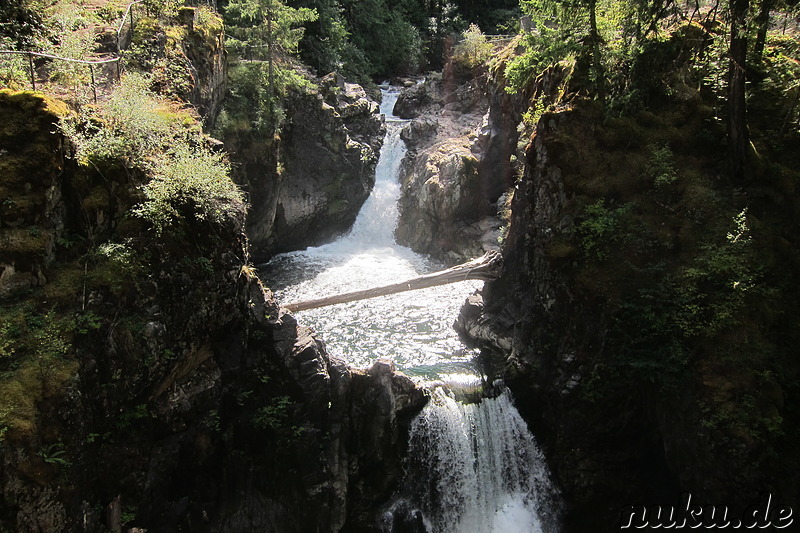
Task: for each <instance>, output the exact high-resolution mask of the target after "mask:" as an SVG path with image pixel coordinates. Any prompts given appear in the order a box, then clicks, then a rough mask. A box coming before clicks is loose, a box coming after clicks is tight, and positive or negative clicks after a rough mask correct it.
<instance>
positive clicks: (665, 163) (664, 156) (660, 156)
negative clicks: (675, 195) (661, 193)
mask: <svg viewBox="0 0 800 533" xmlns="http://www.w3.org/2000/svg"><path fill="white" fill-rule="evenodd" d="M645 174H646V176H647V177H648V178H649V179H651V180H652V181H653V184H654V185H655V186H656V188H661V187H665V186H668V185H672V184H673V183H675V181H676V180H677V179H678V174H677V171H676V169H675V156H674V155H673V154H672V150H670V149H669V146H667V145H660V146H659V145H655V144H654V145H652V146H651V147H650V159H649V161H648V162H647V166H646V167H645Z"/></svg>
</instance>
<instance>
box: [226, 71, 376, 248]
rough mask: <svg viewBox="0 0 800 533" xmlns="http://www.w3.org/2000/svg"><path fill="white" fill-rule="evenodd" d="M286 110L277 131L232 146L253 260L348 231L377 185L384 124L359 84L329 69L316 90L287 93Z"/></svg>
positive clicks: (302, 246)
mask: <svg viewBox="0 0 800 533" xmlns="http://www.w3.org/2000/svg"><path fill="white" fill-rule="evenodd" d="M286 113H287V124H286V125H285V126H284V128H283V130H282V131H281V133H280V137H276V138H274V139H266V140H262V141H260V142H252V143H250V144H252V145H253V146H251V147H247V146H241V149H237V150H236V151H235V152H234V158H235V159H236V160H237V162H239V163H241V164H242V165H243V172H242V174H243V178H242V179H243V180H244V181H246V182H247V183H248V188H249V191H250V194H251V204H252V206H253V207H252V211H251V213H250V215H249V217H248V234H249V236H250V240H251V243H252V246H253V254H254V257H255V258H256V260H262V259H266V258H268V257H269V256H270V255H272V254H275V253H279V252H284V251H290V250H299V249H303V248H306V247H308V246H313V245H318V244H322V243H324V242H326V241H328V240H330V239H331V238H333V237H334V236H336V235H339V234H341V233H343V232H345V231H347V230H348V229H349V228H350V226H352V224H353V222H354V221H355V218H356V215H358V211H359V210H360V209H361V205H362V204H363V203H364V201H365V200H366V199H367V197H368V196H369V193H370V191H371V190H372V186H373V185H374V184H375V166H376V165H377V162H378V155H379V153H380V148H381V145H382V144H383V136H384V133H385V130H384V127H383V123H382V119H381V116H380V115H379V114H378V104H377V103H375V102H374V101H372V100H371V99H370V98H369V97H368V96H367V94H366V92H365V91H364V89H363V88H362V87H361V86H359V85H356V84H351V83H345V82H344V81H343V80H342V79H341V78H340V77H338V76H337V75H335V74H331V75H328V76H326V77H325V78H323V79H322V80H320V85H319V88H318V89H312V90H307V91H296V92H294V93H293V94H291V95H290V96H289V98H288V100H287V102H286ZM256 145H258V146H256ZM248 146H249V145H248ZM258 148H263V149H266V150H271V153H272V154H273V155H271V156H270V155H265V153H264V151H263V150H260V149H258Z"/></svg>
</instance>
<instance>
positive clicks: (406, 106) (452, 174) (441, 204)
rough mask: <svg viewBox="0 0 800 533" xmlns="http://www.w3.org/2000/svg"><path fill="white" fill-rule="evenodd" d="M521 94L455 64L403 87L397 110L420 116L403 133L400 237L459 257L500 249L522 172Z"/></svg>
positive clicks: (421, 247) (446, 257)
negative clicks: (511, 194) (516, 163)
mask: <svg viewBox="0 0 800 533" xmlns="http://www.w3.org/2000/svg"><path fill="white" fill-rule="evenodd" d="M515 100H516V98H515V97H513V96H510V95H507V94H506V93H505V91H504V89H503V86H502V85H498V84H497V83H495V82H494V81H490V80H489V78H488V75H487V74H486V73H485V72H477V73H476V72H473V71H469V72H460V71H457V70H456V69H455V67H453V66H452V65H450V66H449V67H448V68H446V69H445V73H444V75H443V77H442V78H438V77H432V78H431V79H429V80H427V81H425V82H424V83H420V84H418V85H415V86H412V87H410V88H407V89H405V90H404V91H403V94H401V96H400V98H399V99H398V102H397V105H396V107H395V114H397V115H398V116H400V117H402V118H413V121H412V122H411V123H410V124H409V125H408V126H406V128H405V129H404V130H403V132H402V136H403V139H404V140H405V141H406V144H407V145H408V148H409V151H408V154H407V155H406V158H405V159H404V160H403V166H402V168H401V175H400V180H401V183H402V196H401V198H400V202H399V208H400V219H399V221H398V226H397V230H396V237H397V240H398V242H399V243H401V244H405V245H407V246H409V247H411V248H412V249H413V250H415V251H417V252H420V253H426V254H430V255H433V256H434V257H437V258H439V259H441V260H444V261H447V262H452V263H456V262H461V261H465V260H468V259H471V258H473V257H477V256H479V255H481V254H482V253H484V252H485V251H488V250H494V249H498V247H499V245H498V237H499V236H500V232H499V228H500V226H501V221H500V219H499V217H498V210H499V209H502V206H500V207H499V204H502V202H503V199H501V196H503V194H504V193H505V192H506V190H507V189H508V188H509V187H510V186H511V184H512V183H513V181H514V176H515V172H516V168H514V167H513V165H512V164H511V160H512V159H511V155H512V154H514V152H515V151H516V141H517V132H516V124H517V123H518V122H519V115H520V112H521V111H519V110H518V108H519V107H521V106H519V105H518V103H517V102H516V101H515ZM507 123H508V124H507ZM509 124H510V126H509Z"/></svg>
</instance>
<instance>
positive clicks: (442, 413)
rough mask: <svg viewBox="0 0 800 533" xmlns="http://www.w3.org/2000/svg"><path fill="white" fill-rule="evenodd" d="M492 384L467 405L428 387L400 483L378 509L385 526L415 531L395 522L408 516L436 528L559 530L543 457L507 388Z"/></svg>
mask: <svg viewBox="0 0 800 533" xmlns="http://www.w3.org/2000/svg"><path fill="white" fill-rule="evenodd" d="M497 388H498V390H499V394H498V395H497V396H496V397H494V398H484V399H483V400H482V401H480V402H479V403H470V404H464V403H460V402H457V401H456V400H455V399H454V397H453V396H452V394H450V393H448V392H447V391H446V390H445V389H444V388H443V387H436V388H435V389H434V390H433V391H432V394H431V400H430V402H429V403H428V405H427V406H426V407H425V409H423V411H422V413H420V414H419V415H418V416H417V417H416V418H415V419H414V421H413V422H412V425H411V434H410V440H409V449H408V459H407V466H406V468H407V471H406V478H405V481H404V487H403V489H402V492H401V497H400V498H398V499H397V500H396V502H395V503H394V505H393V506H392V508H390V509H389V510H388V511H387V512H386V513H385V514H384V516H383V524H382V525H383V528H384V530H385V531H397V530H409V529H410V530H414V527H409V525H406V526H405V528H403V527H398V526H397V522H398V520H402V521H405V523H406V524H408V522H409V521H410V522H411V523H412V524H413V520H410V519H409V516H416V521H417V523H419V522H421V523H422V524H423V525H424V527H425V530H426V531H429V532H437V533H515V532H516V533H548V532H553V531H556V530H557V527H558V525H557V512H556V509H557V504H556V491H555V490H554V488H553V485H552V483H551V482H550V478H549V473H548V470H547V466H546V464H545V462H544V457H543V456H542V453H541V452H540V451H539V448H538V447H537V446H536V442H535V441H534V439H533V435H531V433H530V432H529V431H528V428H527V426H526V425H525V422H524V421H523V420H522V417H520V415H519V412H518V411H517V410H516V408H515V407H514V405H513V403H512V401H511V398H510V393H509V392H508V390H507V389H505V387H503V386H502V385H498V386H497ZM398 511H399V513H398ZM414 513H417V514H416V515H415V514H414ZM416 527H417V528H419V525H417V526H416Z"/></svg>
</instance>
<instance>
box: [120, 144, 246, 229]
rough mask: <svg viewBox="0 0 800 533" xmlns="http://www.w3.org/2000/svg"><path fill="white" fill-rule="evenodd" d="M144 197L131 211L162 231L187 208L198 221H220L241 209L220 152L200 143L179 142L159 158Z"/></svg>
mask: <svg viewBox="0 0 800 533" xmlns="http://www.w3.org/2000/svg"><path fill="white" fill-rule="evenodd" d="M143 190H144V194H145V197H146V200H145V201H144V202H142V203H141V204H139V205H138V206H137V207H136V208H134V210H133V212H134V214H136V215H137V216H140V217H142V218H144V219H146V220H148V221H149V222H150V223H152V224H153V226H154V227H155V229H156V232H157V233H161V232H162V231H163V229H164V228H165V227H167V226H169V225H171V224H172V223H173V222H174V221H175V219H176V218H180V216H181V212H182V211H183V210H184V209H186V208H189V209H191V211H192V213H193V214H194V216H195V217H196V218H197V219H199V220H210V221H212V222H215V223H223V222H224V221H225V220H228V219H230V218H233V217H235V216H236V213H237V212H238V211H239V210H241V209H242V206H243V204H244V197H243V195H242V192H241V191H240V190H239V189H238V187H236V185H235V184H234V183H233V182H232V181H231V179H230V177H229V175H228V164H227V162H225V161H224V159H223V157H222V156H221V155H220V154H216V153H213V152H211V151H210V150H209V149H208V148H206V147H203V146H198V147H190V146H188V145H178V146H177V147H176V148H175V149H174V150H172V151H171V152H169V153H167V154H165V155H164V156H162V157H160V158H159V160H158V162H157V164H156V165H155V175H154V176H153V178H152V180H151V181H150V182H149V183H147V184H146V185H145V186H144V187H143Z"/></svg>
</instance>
